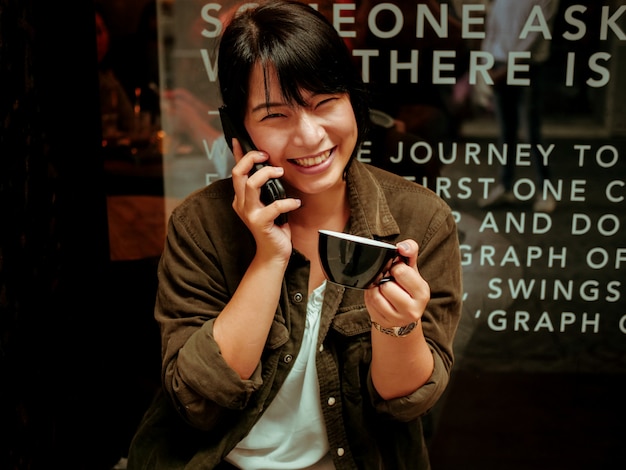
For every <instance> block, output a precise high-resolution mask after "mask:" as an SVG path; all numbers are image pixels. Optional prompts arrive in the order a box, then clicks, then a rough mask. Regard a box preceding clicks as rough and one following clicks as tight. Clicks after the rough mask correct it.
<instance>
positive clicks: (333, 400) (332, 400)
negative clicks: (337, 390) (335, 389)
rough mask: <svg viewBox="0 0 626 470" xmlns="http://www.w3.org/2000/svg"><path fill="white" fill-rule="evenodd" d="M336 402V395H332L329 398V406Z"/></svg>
mask: <svg viewBox="0 0 626 470" xmlns="http://www.w3.org/2000/svg"><path fill="white" fill-rule="evenodd" d="M334 404H335V397H330V398H329V399H328V406H333V405H334Z"/></svg>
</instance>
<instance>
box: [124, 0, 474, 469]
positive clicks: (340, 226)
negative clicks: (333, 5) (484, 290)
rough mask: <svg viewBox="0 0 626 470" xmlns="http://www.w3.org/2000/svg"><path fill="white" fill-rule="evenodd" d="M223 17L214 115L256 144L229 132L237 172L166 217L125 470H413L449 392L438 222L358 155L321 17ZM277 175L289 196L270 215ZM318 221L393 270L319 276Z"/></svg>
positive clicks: (261, 10) (443, 225)
mask: <svg viewBox="0 0 626 470" xmlns="http://www.w3.org/2000/svg"><path fill="white" fill-rule="evenodd" d="M227 24H228V26H227V27H226V29H225V31H224V34H223V36H222V39H221V42H220V49H219V58H220V59H219V64H218V65H219V82H220V87H221V92H222V99H223V105H224V106H225V107H226V109H228V112H229V115H230V117H231V118H232V120H233V125H234V127H237V128H238V129H239V135H244V131H245V132H246V133H247V134H248V135H249V136H250V138H251V140H252V142H254V146H255V147H256V148H257V149H258V150H256V149H253V148H249V147H247V146H246V151H245V152H244V150H243V148H244V146H242V145H241V144H240V142H239V141H238V140H237V139H236V138H235V139H233V141H232V150H233V154H234V157H235V161H236V165H235V166H234V168H233V170H232V177H231V178H227V179H223V180H219V181H216V182H214V183H212V184H211V185H209V186H207V187H205V188H203V189H201V190H199V191H196V192H195V193H193V194H191V195H190V196H188V197H187V199H186V200H185V201H183V202H182V203H181V204H180V205H179V206H178V207H177V208H176V209H174V211H173V212H172V215H171V217H170V220H169V225H168V230H167V240H166V244H165V250H164V252H163V255H162V257H161V261H160V269H159V288H158V294H157V301H156V307H155V317H156V320H157V321H158V323H159V325H160V331H161V333H162V337H161V340H162V344H163V350H162V377H163V390H162V393H161V394H159V396H158V398H157V400H155V401H154V403H153V405H152V406H151V408H150V409H149V410H148V412H147V413H146V414H145V416H144V420H143V422H142V424H141V426H140V428H139V430H138V432H137V434H136V435H135V437H134V439H133V443H132V446H131V450H130V455H129V469H137V468H145V469H156V468H163V469H168V470H169V469H171V468H180V467H183V466H185V465H187V464H189V466H195V467H198V466H202V467H203V468H219V469H223V468H261V466H262V467H263V468H284V467H285V465H287V466H288V467H289V468H307V469H318V470H322V469H355V468H362V469H372V470H373V469H377V470H378V469H380V468H389V469H394V470H395V469H399V468H411V469H416V470H422V469H427V468H429V462H428V454H427V450H426V446H425V439H424V436H423V431H422V422H421V416H422V415H424V414H425V413H426V412H428V411H429V410H430V409H431V408H432V407H433V406H434V405H435V403H436V402H437V400H438V399H439V397H441V395H442V394H443V392H444V390H445V388H446V386H447V384H448V381H449V376H450V369H451V367H452V364H453V352H452V345H453V341H454V334H455V331H456V328H457V325H458V322H459V318H460V313H461V263H460V249H459V242H458V237H457V229H456V225H455V221H454V217H453V215H452V212H451V210H450V208H449V207H448V205H447V204H445V203H444V202H443V200H442V199H441V198H439V197H438V196H437V195H435V194H434V193H433V192H432V191H430V190H428V189H426V188H424V187H422V186H419V185H417V184H415V183H412V182H409V181H407V180H405V179H404V178H402V177H400V176H398V175H394V174H392V173H389V172H386V171H383V170H381V169H378V168H375V167H373V166H369V165H366V164H363V163H361V162H359V161H358V160H357V159H356V158H355V157H356V155H357V154H358V150H359V146H360V143H361V142H362V141H363V140H364V139H365V138H366V136H367V131H368V123H369V112H368V104H367V100H366V97H367V93H366V89H365V86H364V84H363V82H362V81H361V79H360V77H359V74H358V73H357V71H356V70H355V69H354V68H353V67H352V63H351V60H350V53H349V51H348V49H347V48H346V46H345V44H344V42H343V40H342V39H341V38H340V36H339V35H338V34H337V31H336V30H335V29H334V28H333V26H332V24H331V23H329V22H328V21H327V20H326V19H325V18H324V17H323V16H322V15H321V14H319V13H318V12H316V11H315V10H314V9H312V8H310V7H309V6H307V5H306V4H303V3H300V2H295V1H280V0H279V1H268V2H264V3H261V4H260V5H259V6H257V7H254V8H250V9H246V10H245V11H243V12H241V13H239V14H238V15H236V16H235V17H234V18H233V19H232V20H231V21H230V22H228V23H227ZM259 164H265V165H264V166H262V167H261V168H259V169H257V170H256V171H254V172H252V170H253V168H255V167H257V166H258V165H259ZM273 178H280V181H281V182H282V184H283V185H284V187H285V190H286V196H287V197H285V198H282V199H278V200H275V201H274V202H270V203H269V204H267V205H266V204H265V203H264V200H263V199H262V198H261V188H262V187H263V186H264V185H265V184H266V183H267V182H268V181H269V180H271V179H273ZM266 202H267V201H266ZM280 214H288V215H289V217H288V221H287V222H286V223H284V224H277V223H275V221H276V218H277V217H278V216H279V215H280ZM320 230H332V231H335V232H345V233H348V234H350V235H352V236H359V237H364V238H367V239H371V240H378V241H379V242H378V243H383V242H384V243H385V244H388V245H391V246H392V247H393V248H394V250H393V253H394V256H395V253H396V250H397V255H398V256H399V258H401V259H402V260H403V261H405V262H397V263H393V264H391V265H390V267H389V269H388V273H387V272H386V274H385V276H386V277H387V281H388V282H384V283H377V284H375V285H372V286H371V287H369V288H367V289H353V288H346V287H344V286H340V285H337V284H333V283H327V281H326V279H325V277H324V272H323V270H322V265H321V261H320V254H319V251H318V249H319V248H318V247H319V245H318V241H319V231H320ZM375 243H376V242H375ZM388 245H385V246H388ZM418 253H419V261H418ZM355 397H357V399H355ZM363 443H368V445H363Z"/></svg>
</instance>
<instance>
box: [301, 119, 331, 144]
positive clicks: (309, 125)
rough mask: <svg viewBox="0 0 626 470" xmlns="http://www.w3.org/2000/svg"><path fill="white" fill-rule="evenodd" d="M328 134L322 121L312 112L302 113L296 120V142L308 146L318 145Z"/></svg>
mask: <svg viewBox="0 0 626 470" xmlns="http://www.w3.org/2000/svg"><path fill="white" fill-rule="evenodd" d="M325 135H326V130H325V129H324V126H323V125H322V123H321V122H320V121H319V119H317V118H316V117H315V116H313V115H311V114H310V113H302V114H300V116H299V117H298V120H297V122H296V129H295V132H294V144H296V145H298V146H301V147H306V146H309V147H311V146H316V145H318V144H319V143H320V142H321V141H322V140H323V139H324V136H325Z"/></svg>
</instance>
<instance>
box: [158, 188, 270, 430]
mask: <svg viewBox="0 0 626 470" xmlns="http://www.w3.org/2000/svg"><path fill="white" fill-rule="evenodd" d="M214 205H215V204H203V203H202V199H201V198H200V197H196V198H192V199H191V200H189V201H185V202H184V203H183V204H182V205H181V206H179V207H177V208H176V210H175V211H174V212H173V213H172V216H171V217H170V220H169V223H168V232H167V238H166V243H165V248H164V252H163V254H162V257H161V261H160V263H159V269H158V279H159V286H158V291H157V298H156V304H155V318H156V320H157V322H158V324H159V326H160V330H161V341H162V344H161V354H162V381H163V388H164V390H165V392H166V394H167V395H168V396H169V397H170V399H171V400H172V402H173V404H174V406H175V407H176V408H177V410H178V411H179V413H180V414H181V415H182V416H183V418H184V419H186V420H187V421H188V422H189V423H190V424H191V425H193V426H195V427H196V428H199V429H202V430H210V429H212V428H213V427H215V426H217V425H218V423H219V421H220V418H221V417H222V416H223V415H225V414H227V410H240V409H243V408H244V407H245V406H246V404H247V403H248V401H249V399H250V397H251V395H252V394H253V393H254V392H255V390H257V389H258V388H259V387H260V385H261V378H260V377H261V370H260V366H259V367H258V368H257V370H256V371H255V372H254V374H253V375H252V377H251V378H250V379H249V380H242V379H241V378H240V377H239V375H238V374H237V373H236V372H235V371H234V370H233V369H231V368H230V367H229V366H228V364H227V363H226V361H225V360H224V359H223V357H222V355H221V353H220V349H219V346H218V344H217V343H216V341H215V339H214V337H213V324H214V321H215V318H216V317H217V316H218V315H219V313H220V312H221V311H222V309H223V308H224V306H225V305H226V303H227V301H228V299H229V298H230V297H231V296H232V293H231V292H232V290H234V289H235V288H236V285H234V284H236V283H237V282H238V279H237V276H235V275H230V276H228V275H227V274H225V272H226V271H227V269H226V268H224V266H225V265H229V266H231V268H230V269H231V270H234V271H236V270H237V266H238V265H239V264H241V263H239V262H238V261H237V260H236V259H231V258H229V256H231V254H230V253H229V250H228V249H227V248H225V247H224V246H223V245H225V243H224V242H223V241H220V239H216V238H215V237H217V236H214V237H213V238H212V235H211V233H210V232H211V231H210V229H207V228H206V227H207V225H208V226H210V225H211V223H210V221H207V220H204V221H203V219H202V218H203V217H214V218H216V220H227V218H224V217H221V216H220V214H219V213H217V214H211V215H207V214H208V211H209V210H210V209H208V207H209V206H214ZM207 222H208V224H207ZM225 224H228V222H225ZM222 228H223V227H222ZM220 233H221V232H220ZM222 239H223V238H222ZM231 245H232V243H231ZM238 246H239V247H241V246H243V247H244V248H243V249H242V250H241V251H242V252H244V255H245V252H246V249H245V246H246V243H242V244H241V245H239V243H238Z"/></svg>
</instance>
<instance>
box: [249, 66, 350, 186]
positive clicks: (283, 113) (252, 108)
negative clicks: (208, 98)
mask: <svg viewBox="0 0 626 470" xmlns="http://www.w3.org/2000/svg"><path fill="white" fill-rule="evenodd" d="M268 80H269V81H268V83H267V92H266V89H265V83H264V79H263V69H262V68H261V66H260V65H259V64H257V66H255V67H254V70H253V72H252V76H251V77H250V94H249V98H248V106H247V109H246V115H245V119H244V123H245V126H246V129H247V130H248V133H249V134H250V137H251V138H252V141H253V142H254V144H255V145H256V147H257V148H258V149H259V150H263V151H264V152H266V153H267V154H268V155H269V162H270V164H271V165H273V166H281V167H283V168H284V170H285V173H284V176H283V177H281V181H283V182H284V183H286V184H287V185H288V186H290V187H291V188H292V189H294V190H295V191H298V192H300V193H302V194H317V193H321V192H323V191H325V190H327V189H330V188H332V187H334V186H336V185H338V184H344V182H343V173H344V169H345V167H346V165H347V163H348V161H349V159H350V156H351V155H352V153H353V151H354V147H355V145H356V142H357V136H358V130H357V124H356V118H355V116H354V110H353V109H352V104H351V103H350V97H349V96H348V94H347V93H339V94H328V95H326V94H324V95H317V94H313V93H310V92H304V93H303V96H304V98H305V101H306V105H305V106H300V105H297V104H294V103H288V102H286V101H285V99H284V98H283V96H282V93H281V90H280V86H279V83H278V78H277V76H276V73H275V71H273V70H271V73H270V74H269V77H268ZM268 95H269V99H268Z"/></svg>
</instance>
